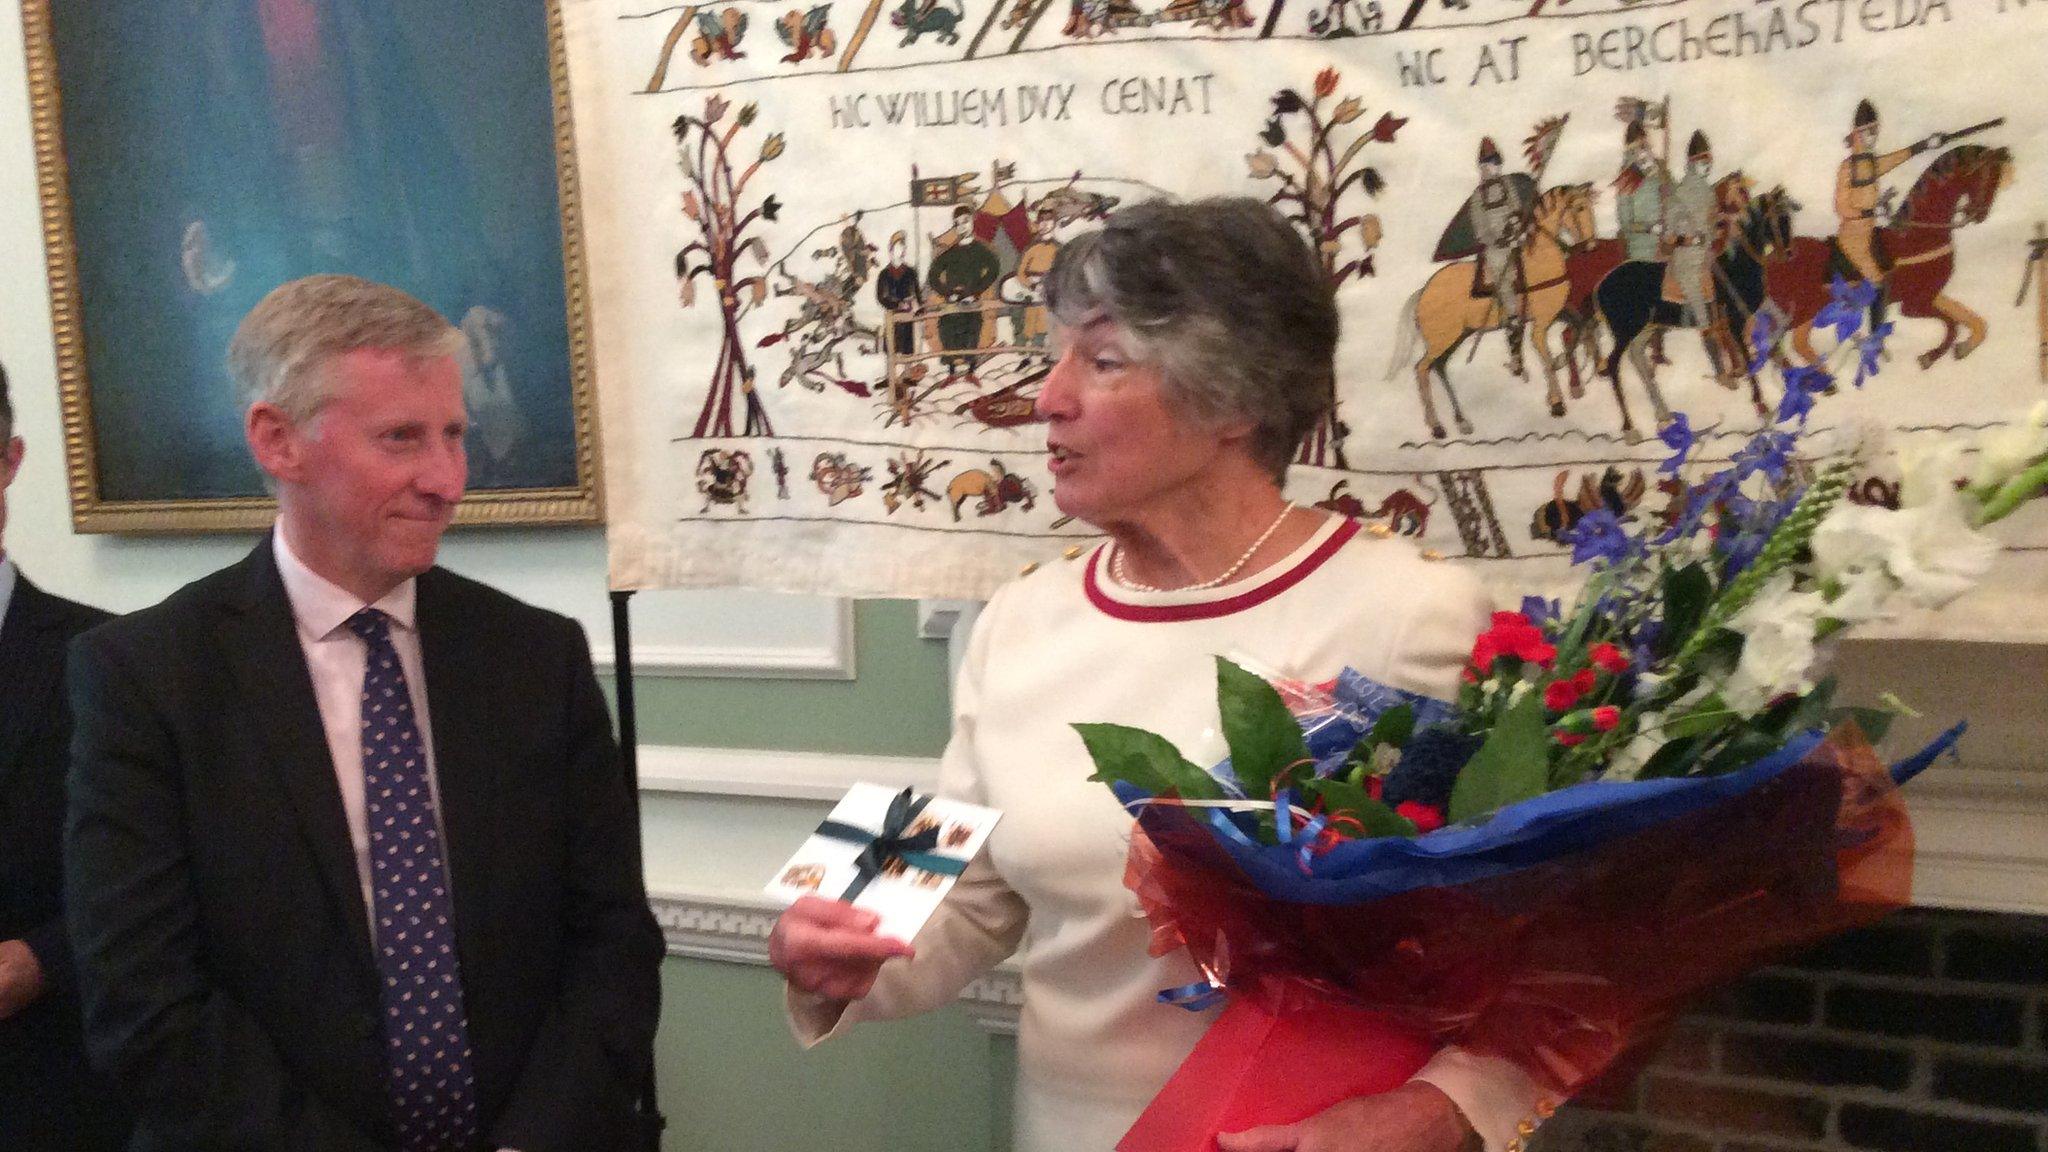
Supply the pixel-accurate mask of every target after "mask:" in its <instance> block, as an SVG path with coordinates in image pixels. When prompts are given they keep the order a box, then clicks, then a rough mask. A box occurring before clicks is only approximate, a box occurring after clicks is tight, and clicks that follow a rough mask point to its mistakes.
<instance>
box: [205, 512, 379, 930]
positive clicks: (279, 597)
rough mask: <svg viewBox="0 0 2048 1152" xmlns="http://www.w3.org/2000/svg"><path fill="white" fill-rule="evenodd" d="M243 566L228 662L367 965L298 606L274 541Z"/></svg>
mask: <svg viewBox="0 0 2048 1152" xmlns="http://www.w3.org/2000/svg"><path fill="white" fill-rule="evenodd" d="M242 567H243V568H244V569H245V570H246V572H247V575H248V580H247V581H246V582H245V584H244V585H243V587H242V592H243V595H242V596H240V597H239V598H236V599H235V600H233V601H232V602H231V603H230V604H229V605H228V606H227V607H228V609H229V610H228V611H227V612H225V613H224V614H223V616H224V619H223V621H222V628H221V636H222V639H223V641H224V643H223V646H222V647H223V652H222V656H223V659H225V661H226V662H227V665H228V668H229V670H230V673H231V674H232V675H233V677H234V680H235V685H236V687H237V688H239V689H240V692H239V693H238V698H239V699H240V701H241V702H242V707H243V709H244V710H245V715H246V716H247V718H248V721H249V725H250V727H252V728H254V729H255V730H256V731H257V732H259V733H261V734H262V740H263V742H264V745H265V746H266V748H267V749H268V750H269V752H270V758H271V762H272V764H273V765H274V766H275V768H276V769H277V776H278V779H279V780H280V782H282V783H283V785H284V788H285V792H286V794H287V795H289V796H290V797H291V803H292V807H293V809H294V810H295V811H296V812H297V814H298V818H299V824H300V827H301V829H302V830H303V831H304V832H305V834H306V838H307V840H308V842H309V843H310V844H311V846H312V849H313V858H314V861H315V863H316V864H317V866H318V868H319V872H320V878H321V881H322V883H323V884H324V886H325V887H326V888H327V890H328V896H329V897H330V898H331V899H332V900H333V901H334V903H335V907H336V910H337V911H338V912H339V913H340V915H341V918H342V922H343V923H344V924H345V925H346V926H347V930H348V934H349V939H350V941H351V943H353V944H354V945H355V953H356V955H358V956H359V957H361V958H362V961H363V963H365V964H368V963H370V962H371V960H372V954H371V950H370V921H369V913H368V912H367V911H366V910H365V909H364V908H363V888H362V879H361V876H360V875H359V874H358V873H357V872H356V858H355V847H354V845H353V844H352V843H351V842H350V840H349V831H348V816H347V813H346V812H345V811H344V809H343V808H342V804H341V785H340V784H339V783H338V782H337V781H336V780H335V776H334V759H333V757H332V756H330V755H329V754H328V751H327V732H326V729H325V728H323V727H322V726H321V723H320V706H319V704H318V703H317V702H316V701H315V699H314V697H313V678H312V674H311V673H309V672H308V671H307V670H306V655H305V652H304V650H303V649H301V648H300V647H299V637H298V632H297V628H296V625H294V623H293V621H292V610H291V601H290V600H289V599H288V598H287V597H286V595H285V590H284V582H283V581H282V580H281V579H279V578H278V574H277V562H276V559H275V557H273V556H272V554H271V542H270V540H268V539H266V540H265V541H264V542H263V543H262V544H261V545H259V546H258V547H257V549H256V551H255V552H254V553H253V554H251V555H250V557H249V558H248V559H247V560H245V561H243V562H242Z"/></svg>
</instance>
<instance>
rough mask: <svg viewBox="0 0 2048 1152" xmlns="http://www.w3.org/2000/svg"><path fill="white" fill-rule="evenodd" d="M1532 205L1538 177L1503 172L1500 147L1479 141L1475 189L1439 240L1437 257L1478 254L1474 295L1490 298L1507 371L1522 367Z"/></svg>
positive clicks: (1518, 370) (1489, 139)
mask: <svg viewBox="0 0 2048 1152" xmlns="http://www.w3.org/2000/svg"><path fill="white" fill-rule="evenodd" d="M1535 203H1536V178H1535V177H1533V176H1531V175H1529V174H1528V173H1526V172H1514V173H1506V174H1503V173H1502V171H1501V155H1500V149H1499V148H1498V147H1496V146H1495V145H1494V143H1493V139H1492V137H1486V138H1483V139H1481V140H1480V141H1479V187H1477V188H1475V189H1473V191H1472V195H1470V196H1468V197H1466V199H1465V204H1464V206H1463V207H1462V208H1460V209H1459V210H1458V214H1457V215H1456V216H1454V217H1452V218H1451V223H1450V226H1449V227H1448V228H1446V229H1445V230H1444V235H1443V239H1441V240H1439V241H1438V242H1437V247H1436V259H1437V260H1438V261H1439V262H1442V261H1446V260H1462V259H1464V258H1466V257H1468V256H1473V255H1477V256H1478V257H1479V259H1478V260H1477V261H1476V262H1475V267H1474V269H1473V276H1472V295H1473V296H1475V297H1484V296H1491V297H1493V300H1494V306H1495V308H1496V309H1497V310H1498V314H1499V317H1500V326H1501V327H1502V328H1505V329H1506V330H1507V338H1508V371H1510V372H1513V373H1514V374H1515V375H1517V376H1521V375H1524V372H1523V368H1522V323H1523V312H1524V311H1525V310H1524V308H1523V297H1524V296H1525V295H1527V288H1528V285H1527V284H1526V283H1525V281H1524V277H1523V274H1522V241H1523V239H1524V238H1525V237H1526V236H1527V234H1528V228H1529V213H1530V209H1531V208H1533V207H1534V206H1535Z"/></svg>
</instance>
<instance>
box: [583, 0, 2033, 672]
mask: <svg viewBox="0 0 2048 1152" xmlns="http://www.w3.org/2000/svg"><path fill="white" fill-rule="evenodd" d="M564 16H565V20H566V25H567V33H568V44H569V66H570V79H571V85H572V92H573V106H574V112H575V129H576V134H577V154H578V160H579V169H580V173H581V180H582V188H583V195H584V218H585V221H586V225H587V228H588V236H587V240H588V252H589V260H590V264H591V267H590V281H591V285H592V292H593V304H594V312H595V320H596V327H595V332H596V352H597V358H598V361H597V362H598V387H599V399H600V416H601V422H602V428H603V437H604V440H603V448H604V458H605V478H606V486H607V488H608V492H607V503H608V505H609V508H610V530H609V533H610V535H609V539H610V550H611V573H612V580H613V582H614V584H615V586H618V587H623V588H653V587H674V586H704V585H726V584H740V585H749V586H755V587H761V588H771V589H779V590H785V591H802V592H822V593H832V594H849V595H890V596H944V597H983V596H986V595H987V594H988V593H989V592H990V591H991V590H992V589H993V588H994V587H995V586H996V585H997V584H999V583H1001V582H1002V581H1003V580H1004V579H1007V578H1009V577H1010V576H1013V575H1015V574H1016V572H1017V570H1018V568H1019V567H1020V566H1021V565H1023V564H1026V563H1028V562H1032V561H1038V560H1044V559H1047V558H1050V557H1054V556H1057V555H1059V554H1060V553H1061V552H1062V551H1063V550H1064V549H1065V548H1066V547H1068V546H1069V545H1070V544H1072V543H1075V542H1079V541H1081V540H1083V539H1085V538H1086V536H1087V535H1088V533H1089V529H1088V528H1087V526H1086V525H1083V524H1079V523H1072V522H1063V521H1062V519H1061V518H1060V514H1059V511H1058V509H1057V508H1055V507H1054V506H1053V504H1052V501H1051V500H1050V499H1049V488H1050V481H1049V478H1048V476H1047V473H1046V471H1045V464H1044V451H1043V449H1044V427H1043V425H1041V424H1038V423H1036V422H1035V418H1034V414H1033V399H1034V397H1035V396H1036V394H1037V390H1038V387H1039V385H1040V383H1041V381H1042V380H1043V379H1044V377H1045V374H1046V371H1047V369H1048V359H1047V357H1048V347H1047V317H1046V313H1045V310H1044V308H1043V306H1042V304H1041V302H1040V298H1039V284H1040V281H1041V280H1042V279H1043V277H1044V275H1045V272H1046V270H1047V268H1048V267H1049V266H1050V264H1051V261H1052V259H1053V256H1054V255H1055V254H1056V253H1057V252H1058V250H1059V247H1060V245H1061V244H1062V243H1063V242H1065V241H1066V240H1067V239H1068V238H1069V237H1071V236H1073V235H1074V234H1076V233H1077V232H1079V231H1082V230H1085V229H1088V228H1091V227H1094V226H1095V225H1096V224H1097V223H1098V222H1099V221H1100V220H1101V219H1102V218H1103V216H1104V214H1105V213H1107V212H1109V211H1111V210H1113V209H1114V208H1116V207H1117V206H1118V205H1121V204H1127V203H1131V202H1133V201H1138V200H1143V199H1146V198H1149V197H1155V196H1174V197H1191V196H1199V195H1211V194H1240V195H1245V194H1248V195H1253V196H1258V197H1261V198H1264V199H1268V200H1270V201H1271V202H1272V203H1274V204H1275V205H1276V206H1277V207H1278V208H1279V209H1280V210H1281V211H1282V212H1284V213H1285V214H1287V215H1288V216H1289V217H1290V218H1291V219H1292V220H1293V221H1294V222H1295V223H1296V224H1297V225H1298V226H1299V227H1300V228H1301V230H1302V232H1303V233H1304V235H1305V236H1306V237H1308V238H1309V239H1310V240H1311V241H1312V242H1313V243H1314V244H1315V245H1316V246H1317V247H1318V249H1319V250H1320V252H1321V253H1322V256H1323V260H1324V264H1325V266H1326V267H1327V269H1328V270H1329V272H1330V274H1331V276H1332V277H1333V279H1334V280H1335V281H1336V282H1337V284H1338V293H1339V299H1340V303H1341V306H1342V309H1343V314H1344V340H1343V344H1342V348H1341V351H1340V354H1339V397H1338V407H1337V411H1336V416H1335V418H1334V419H1333V420H1331V421H1328V422H1327V423H1326V424H1325V425H1324V427H1322V428H1320V429H1318V430H1317V431H1316V433H1315V434H1314V435H1313V436H1312V438H1311V440H1310V442H1309V443H1308V444H1307V445H1306V446H1305V448H1304V450H1303V453H1302V457H1301V462H1300V464H1299V465H1298V466H1297V467H1295V468H1294V470H1293V471H1292V473H1291V475H1290V478H1289V484H1288V487H1289V492H1290V494H1291V495H1293V496H1294V497H1295V498H1296V499H1298V500H1301V501H1303V502H1305V503H1316V504H1320V505H1322V506H1324V507H1327V508H1332V509H1335V510H1339V511H1343V512H1347V513H1349V514H1352V515H1354V516H1358V517H1361V518H1364V519H1366V520H1368V521H1371V522H1374V523H1376V524H1380V525H1384V526H1385V529H1386V530H1389V531H1392V532H1395V533H1399V534H1401V535H1404V536H1408V537H1412V538H1415V539H1416V540H1417V541H1418V542H1419V543H1420V544H1421V545H1422V546H1423V547H1425V548H1428V549H1431V550H1433V551H1435V552H1439V553H1442V554H1444V555H1445V556H1446V557H1448V558H1449V559H1450V560H1452V561H1453V562H1461V563H1470V564H1474V565H1477V566H1479V567H1480V568H1481V570H1482V571H1483V572H1484V573H1485V574H1486V575H1487V576H1488V577H1489V579H1491V580H1492V581H1494V582H1495V583H1496V584H1497V585H1498V586H1499V587H1500V588H1501V589H1502V591H1503V592H1508V591H1510V590H1513V591H1514V593H1515V594H1519V593H1520V592H1521V591H1534V590H1536V589H1537V588H1539V587H1555V586H1557V585H1560V584H1562V583H1563V582H1564V581H1565V580H1566V579H1567V578H1568V574H1567V563H1568V560H1569V552H1570V549H1569V547H1568V546H1567V545H1565V544H1563V543H1562V542H1561V537H1562V536H1563V535H1564V534H1565V533H1566V532H1568V531H1569V530H1570V529H1571V528H1572V526H1573V525H1574V524H1575V523H1576V522H1577V521H1578V520H1579V519H1580V518H1581V517H1583V516H1585V515H1586V514H1588V513H1589V512H1592V511H1594V510H1597V509H1602V508H1605V509H1608V510H1610V511H1612V512H1614V513H1616V514H1617V515H1619V516H1621V517H1623V518H1625V519H1630V520H1633V521H1635V522H1637V523H1645V524H1650V523H1655V522H1657V521H1658V520H1659V519H1661V518H1665V517H1669V516H1672V515H1674V514H1675V501H1674V500H1673V492H1674V490H1675V489H1676V487H1677V485H1676V482H1675V481H1674V480H1672V479H1671V477H1669V476H1668V475H1665V474H1663V473H1660V472H1659V470H1658V464H1659V462H1660V461H1662V460H1663V459H1665V458H1666V457H1667V456H1668V455H1669V454H1670V453H1669V450H1668V449H1667V448H1666V447H1665V446H1664V444H1663V443H1661V442H1660V441H1659V439H1658V433H1659V431H1660V430H1661V429H1662V428H1663V427H1665V422H1666V420H1667V419H1668V417H1669V416H1670V414H1671V413H1674V412H1682V413H1683V414H1684V415H1685V416H1686V417H1687V419H1688V421H1689V423H1690V426H1691V428H1692V429H1693V430H1694V431H1695V432H1696V433H1698V434H1699V435H1700V437H1701V448H1700V450H1699V451H1698V452H1697V453H1696V455H1695V460H1696V461H1697V462H1698V464H1699V465H1701V466H1711V465H1712V464H1713V463H1714V462H1715V461H1720V460H1726V459H1727V458H1728V456H1729V455H1730V454H1731V453H1732V452H1734V451H1735V450H1736V449H1737V448H1739V447H1740V446H1741V445H1742V444H1743V443H1744V441H1745V440H1746V439H1747V437H1748V436H1749V435H1750V434H1751V433H1753V432H1754V431H1755V430H1757V429H1758V428H1759V427H1762V426H1764V425H1765V424H1767V423H1768V422H1770V421H1771V420H1772V419H1773V418H1775V417H1776V416H1778V415H1779V414H1780V412H1781V411H1783V410H1787V408H1788V405H1787V401H1786V399H1785V397H1784V395H1783V393H1784V389H1785V383H1784V381H1785V374H1784V373H1785V369H1786V368H1787V367H1791V368H1795V369H1796V368H1797V367H1799V366H1802V365H1809V364H1821V365H1824V366H1827V367H1828V368H1829V369H1830V370H1831V371H1833V372H1835V373H1836V375H1837V377H1838V384H1837V387H1836V388H1835V389H1834V390H1832V391H1830V392H1827V393H1823V394H1819V395H1814V396H1811V397H1808V396H1805V395H1803V394H1801V395H1796V396H1795V397H1793V400H1792V405H1791V406H1793V407H1798V406H1803V405H1804V404H1805V402H1806V401H1808V400H1810V401H1811V412H1810V414H1809V416H1808V419H1809V420H1810V421H1811V423H1812V425H1813V426H1814V427H1815V428H1817V429H1834V428H1847V427H1850V426H1859V425H1863V424H1867V423H1871V422H1874V423H1876V424H1878V425H1881V426H1883V427H1884V428H1885V429H1888V430H1889V432H1890V435H1891V436H1892V438H1893V439H1894V440H1906V441H1911V440H1913V439H1915V438H1931V437H1936V436H1941V435H1951V436H1963V437H1968V436H1970V435H1971V434H1972V433H1974V432H1975V431H1977V430H1981V429H1985V428H1988V427H1992V426H1996V425H1999V424H2002V423H2007V422H2011V421H2013V420H2016V419H2019V418H2021V417H2022V416H2023V415H2024V414H2025V412H2026V409H2027V408H2028V406H2030V405H2031V404H2032V403H2033V402H2034V401H2036V400H2037V399H2039V398H2041V397H2043V396H2048V239H2044V237H2048V194H2044V189H2043V179H2042V176H2041V173H2040V165H2041V158H2040V156H2039V155H2037V154H2036V153H2037V150H2039V149H2041V148H2043V147H2048V145H2043V144H2041V143H2040V142H2041V141H2043V140H2044V139H2048V105H2044V104H2043V102H2042V101H2040V100H2037V99H2034V98H2032V93H2033V92H2034V91H2035V89H2036V87H2037V85H2038V80H2039V78H2038V71H2039V67H2040V53H2039V51H2038V50H2037V49H2036V47H2035V46H2037V45H2038V44H2040V43H2041V42H2042V37H2043V35H2044V33H2048V0H1667V2H1661V3H1660V2H1657V0H1641V2H1638V3H1624V2H1621V0H832V2H826V3H817V4H814V5H809V6H805V5H804V4H801V3H799V4H794V5H793V4H792V3H791V0H714V2H711V3H705V4H693V5H673V4H671V5H661V4H659V3H658V0H566V3H565V4H564ZM1870 284H1882V286H1883V288H1882V291H1881V293H1878V294H1877V299H1876V300H1875V301H1874V302H1872V301H1871V300H1870V299H1869V297H1870V295H1871V293H1870V291H1869V285H1870ZM1876 324H1889V325H1891V328H1890V329H1889V330H1888V331H1889V335H1888V338H1887V339H1886V340H1885V341H1884V345H1883V355H1882V356H1881V357H1877V358H1871V357H1865V356H1862V355H1860V354H1859V351H1858V348H1857V347H1856V346H1855V345H1854V342H1853V337H1852V338H1851V339H1850V340H1848V341H1844V340H1843V339H1842V337H1841V335H1840V334H1841V333H1843V332H1848V331H1849V330H1850V329H1852V328H1856V327H1857V326H1858V325H1860V326H1861V331H1863V332H1868V331H1870V330H1871V327H1872V326H1873V325H1876ZM1758 361H1762V363H1761V365H1760V367H1758V368H1757V370H1756V371H1754V372H1752V371H1751V368H1752V365H1753V364H1756V363H1757V362H1758ZM1859 379H1860V383H1857V381H1858V380H1859ZM1795 391H1797V389H1795ZM1824 439H1825V438H1815V439H1814V440H1812V441H1810V443H1815V444H1818V443H1822V442H1823V441H1824ZM1896 491H1897V486H1896V480H1895V478H1892V477H1889V476H1887V475H1886V474H1884V473H1883V472H1881V471H1880V472H1873V473H1872V474H1871V475H1869V476H1866V477H1859V479H1858V483H1857V485H1856V489H1855V493H1856V495H1855V498H1856V499H1859V500H1867V501H1886V500H1893V499H1896ZM2037 503H2040V502H2037ZM2001 531H2002V533H2003V535H2004V537H2005V538H2006V539H2007V540H2009V541H2010V542H2011V543H2012V545H2013V547H2012V549H2011V551H2009V552H2008V554H2007V556H2006V557H2005V558H2004V560H2003V561H2002V562H2001V567H2000V568H1999V569H1998V571H1997V572H1996V573H1995V575H1994V579H1993V580H1992V582H1991V583H1990V584H1989V585H1988V586H1987V587H1986V588H1984V589H1982V590H1980V591H1979V592H1978V593H1976V594H1973V596H1971V597H1970V598H1968V599H1966V600H1965V601H1963V602H1961V603H1959V604H1958V605H1956V606H1954V607H1952V608H1951V610H1950V611H1948V612H1946V613H1944V614H1942V615H1940V616H1929V617H1926V618H1923V619H1917V620H1912V621H1907V622H1905V623H1904V624H1902V625H1901V626H1899V628H1898V629H1897V631H1902V632H1905V633H1910V634H1920V635H1942V636H1952V637H1983V638H1999V639H2019V638H2043V637H2048V511H2044V510H2043V509H2042V508H2040V507H2038V506H2037V507H2035V508H2033V509H2029V510H2027V511H2025V512H2023V513H2022V514H2020V515H2019V516H2017V517H2015V518H2014V519H2013V520H2010V521H2008V522H2007V523H2005V524H2003V525H2001Z"/></svg>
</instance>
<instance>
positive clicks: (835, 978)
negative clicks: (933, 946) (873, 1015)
mask: <svg viewBox="0 0 2048 1152" xmlns="http://www.w3.org/2000/svg"><path fill="white" fill-rule="evenodd" d="M879 923H881V919H880V918H879V917H877V916H876V915H875V914H874V913H873V912H869V911H868V910H866V909H864V908H856V907H854V906H853V905H851V904H848V903H845V902H844V901H840V900H827V899H824V898H823V897H820V896H806V897H804V898H803V899H801V900H798V901H797V902H796V903H794V904H792V905H790V906H789V911H787V912H784V913H783V914H782V918H781V919H779V920H777V921H776V922H775V930H774V931H773V932H770V933H769V934H768V962H769V963H770V964H773V965H774V966H775V970H776V971H777V972H780V973H782V975H783V976H784V977H785V978H787V979H788V980H789V982H790V984H791V985H793V986H794V987H796V988H797V989H798V990H799V991H803V992H808V993H811V994H812V995H814V996H824V997H828V998H830V999H833V1000H858V999H860V998H861V997H863V996H865V995H867V994H868V990H869V989H871V988H873V987H874V986H875V974H876V973H878V972H880V971H881V970H882V965H883V963H885V962H886V961H888V960H891V959H893V958H895V957H897V956H901V957H903V958H904V959H906V960H907V959H909V958H910V957H911V956H913V955H915V950H914V949H912V948H911V946H910V945H909V944H907V943H905V942H903V941H901V940H896V939H892V938H891V937H887V936H879V935H876V934H875V926H876V925H877V924H879Z"/></svg>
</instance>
